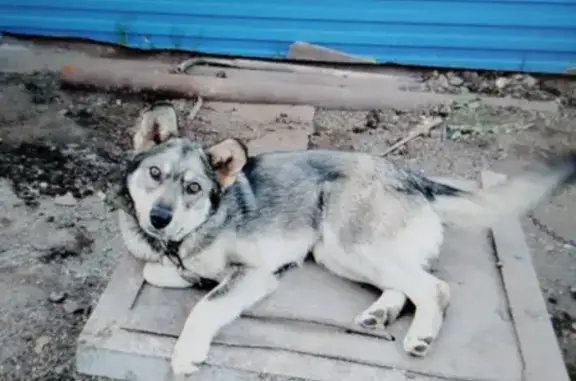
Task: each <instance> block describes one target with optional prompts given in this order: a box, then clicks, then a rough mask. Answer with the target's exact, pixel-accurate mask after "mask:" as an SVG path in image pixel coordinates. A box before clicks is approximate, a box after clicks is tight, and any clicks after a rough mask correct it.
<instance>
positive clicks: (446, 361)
mask: <svg viewBox="0 0 576 381" xmlns="http://www.w3.org/2000/svg"><path fill="white" fill-rule="evenodd" d="M445 182H450V183H452V184H455V185H457V186H461V187H465V188H470V187H473V186H474V184H473V183H470V182H464V181H457V182H454V181H451V180H445ZM519 238H521V237H519ZM496 247H497V246H496ZM463 248H465V250H463ZM497 258H498V257H497V253H495V252H494V245H492V242H491V240H490V239H489V237H488V236H487V235H486V234H484V233H478V234H473V233H466V234H463V233H458V234H449V235H448V239H447V242H446V244H445V247H444V252H443V255H442V259H441V263H440V266H439V270H438V273H439V276H440V277H442V278H443V279H445V280H447V281H448V282H449V283H450V285H451V287H452V290H453V304H452V306H451V308H450V311H449V313H448V316H447V319H446V323H445V326H444V328H443V332H442V334H441V336H440V338H439V339H438V341H437V343H436V345H435V347H434V351H432V352H431V354H430V355H429V356H428V357H426V358H424V359H414V358H410V357H408V356H406V355H404V354H403V352H402V350H401V340H397V341H396V342H387V341H384V340H382V339H380V338H377V337H372V336H369V335H366V334H365V333H362V332H351V331H350V329H348V328H349V327H350V323H351V322H352V319H353V317H354V316H355V315H356V314H357V313H359V312H360V311H362V310H363V309H364V308H365V307H366V306H368V305H369V304H370V303H371V302H372V301H373V300H375V298H376V295H375V294H374V293H372V292H370V291H368V290H366V289H364V288H362V287H360V286H359V285H356V284H353V283H351V282H348V281H345V280H343V279H339V278H337V277H335V276H333V275H331V274H329V273H327V272H325V271H324V270H322V269H321V268H320V267H318V266H316V265H314V264H307V265H306V266H305V267H304V268H303V269H302V270H300V271H295V272H291V273H288V274H287V276H286V278H285V279H284V280H283V283H282V285H281V287H280V289H279V290H278V291H277V292H276V293H275V294H273V295H272V296H271V297H269V298H268V299H266V300H265V301H263V302H262V303H260V304H258V305H257V306H255V307H254V308H252V309H251V310H250V311H248V312H247V313H246V314H244V315H243V317H242V318H240V319H239V320H237V321H236V322H234V323H232V324H231V325H229V326H228V327H226V328H225V329H224V330H223V331H222V332H221V334H220V335H218V337H217V338H216V340H215V343H214V345H213V347H212V349H211V352H210V356H209V358H208V361H207V364H206V365H205V366H204V367H203V370H202V372H201V373H199V374H197V375H195V376H193V377H191V378H190V379H192V380H196V379H207V378H204V377H208V375H211V376H210V377H211V378H210V379H222V380H224V379H227V378H226V377H228V376H224V374H229V375H231V376H230V377H232V376H233V378H230V379H254V380H256V379H261V378H262V377H266V375H274V376H280V377H301V378H304V379H307V380H317V381H329V380H330V381H332V380H334V379H347V377H349V378H352V377H353V378H358V379H362V380H372V379H373V380H383V379H386V380H395V381H396V380H397V381H405V380H420V381H425V380H426V381H429V380H435V381H436V380H440V379H441V380H454V381H460V380H462V381H463V380H467V381H515V380H517V381H520V380H522V381H533V380H534V381H535V380H537V379H539V380H541V379H542V378H533V377H532V378H530V377H531V376H529V375H527V373H526V370H527V369H530V367H536V365H534V364H532V363H533V362H534V361H536V359H534V358H533V357H531V356H527V357H525V353H528V354H529V353H533V351H535V350H542V346H541V345H540V343H536V342H534V341H530V340H527V341H526V340H522V338H520V340H519V338H518V337H517V335H519V334H521V330H518V327H517V326H516V324H515V323H516V321H515V319H516V316H518V315H517V311H522V309H525V311H530V308H532V306H531V304H530V305H527V304H528V303H529V302H531V300H532V299H526V298H525V295H521V294H519V293H521V292H522V291H521V290H522V288H521V287H523V285H524V284H526V282H531V284H536V285H537V280H536V278H535V277H534V275H533V274H530V273H529V272H528V273H526V271H528V270H529V268H522V267H519V268H518V269H517V270H516V271H518V272H520V275H522V276H521V277H517V276H516V277H514V276H512V277H507V276H506V273H505V272H502V273H501V272H500V269H499V266H500V263H499V262H498V260H497ZM515 263H516V262H511V263H509V264H507V267H509V268H512V269H514V266H515ZM526 274H528V275H526ZM517 280H520V281H521V282H522V283H517ZM503 285H505V286H506V287H503ZM512 287H514V289H515V290H516V291H515V292H514V293H507V291H508V290H510V289H512ZM532 291H533V290H532V288H531V292H532ZM535 292H537V289H536V291H535ZM200 297H201V292H200V291H196V290H160V289H156V288H153V287H151V286H149V285H147V284H145V283H144V282H143V280H142V277H141V264H139V263H137V262H136V261H135V260H133V259H132V258H131V257H129V256H128V255H126V256H125V258H124V260H123V261H122V264H121V265H120V267H119V268H118V270H117V271H116V273H115V274H114V276H113V277H112V280H111V282H110V284H109V286H108V288H107V289H106V291H105V292H104V294H103V295H102V298H101V300H100V302H99V304H98V306H97V307H96V309H95V310H94V312H93V314H92V316H91V318H90V320H89V321H88V323H87V324H86V327H85V329H84V331H83V332H82V334H81V337H80V340H79V346H78V353H77V366H78V370H79V371H80V372H83V373H87V374H96V375H105V376H108V377H114V378H118V379H130V380H143V381H147V380H150V381H152V380H154V381H156V380H161V379H166V380H168V379H170V377H171V374H170V369H169V357H170V354H171V351H172V346H173V345H174V343H175V340H176V337H177V335H178V333H179V330H180V328H181V327H182V324H183V322H184V319H185V317H186V314H187V313H188V311H189V310H190V309H191V308H192V307H193V305H194V303H195V302H196V301H197V300H198V298H200ZM531 297H534V294H531ZM331 301H332V302H331ZM539 321H540V324H541V325H535V324H533V325H531V326H530V329H533V330H536V331H538V332H540V331H542V330H546V327H548V329H550V328H549V323H547V324H545V323H543V321H542V320H539ZM409 322H410V316H406V317H403V318H401V319H400V320H399V321H398V322H397V323H395V324H394V325H393V326H392V327H390V331H391V332H392V333H393V334H394V335H395V336H396V337H398V338H400V339H401V338H402V337H403V336H404V334H405V333H406V330H407V327H408V324H409ZM534 335H536V336H537V335H538V334H537V333H536V332H535V333H532V336H534ZM548 345H552V343H551V342H550V340H549V341H548ZM552 346H553V345H552ZM548 349H550V351H548V352H547V356H548V355H550V356H552V359H551V363H552V364H553V366H556V365H554V364H556V363H560V364H561V362H560V361H561V358H560V356H559V355H558V349H557V347H556V349H555V350H554V348H552V347H550V348H548ZM530 351H532V352H530ZM527 361H529V362H530V364H529V363H528V362H527ZM560 373H561V372H560ZM560 373H556V374H560ZM212 377H216V378H212ZM219 377H220V378H219ZM222 377H224V378H222ZM555 380H558V381H565V380H567V378H566V379H563V378H561V377H559V378H555Z"/></svg>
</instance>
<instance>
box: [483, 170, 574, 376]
mask: <svg viewBox="0 0 576 381" xmlns="http://www.w3.org/2000/svg"><path fill="white" fill-rule="evenodd" d="M505 179H506V176H505V175H502V174H497V173H494V172H490V171H484V172H483V173H482V186H483V187H489V186H492V185H495V184H497V183H499V182H501V181H504V180H505ZM491 230H492V236H493V241H494V246H495V248H496V251H497V256H498V259H499V260H500V263H501V269H500V271H501V273H502V278H503V283H504V288H505V290H506V294H507V296H508V302H509V305H510V312H511V314H512V319H513V321H514V326H515V329H516V333H517V339H518V342H519V346H520V352H521V356H522V359H523V362H524V364H523V365H524V370H523V373H524V374H523V381H542V380H550V381H551V380H554V381H569V378H568V373H567V371H566V367H565V365H564V362H563V361H562V353H561V351H560V348H559V346H558V342H557V340H556V336H555V335H554V331H553V329H552V325H551V323H550V317H549V314H548V310H547V308H546V303H545V301H544V297H543V296H542V291H541V289H540V284H539V283H538V277H537V275H536V271H535V270H534V266H533V265H532V258H531V256H530V249H529V247H528V244H527V243H526V239H525V236H524V232H523V230H522V226H521V224H520V220H519V219H518V218H510V219H506V220H504V221H501V222H500V223H498V224H497V225H495V226H493V227H492V229H491Z"/></svg>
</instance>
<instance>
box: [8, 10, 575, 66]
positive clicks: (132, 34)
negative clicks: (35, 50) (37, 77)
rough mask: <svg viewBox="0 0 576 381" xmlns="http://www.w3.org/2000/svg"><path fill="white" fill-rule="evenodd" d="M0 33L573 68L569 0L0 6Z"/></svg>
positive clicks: (229, 50)
mask: <svg viewBox="0 0 576 381" xmlns="http://www.w3.org/2000/svg"><path fill="white" fill-rule="evenodd" d="M2 31H4V32H12V33H21V34H33V35H48V36H58V37H82V38H89V39H93V40H97V41H105V42H112V43H119V44H123V45H127V46H131V47H138V48H144V49H154V48H162V49H166V48H176V49H186V50H195V51H200V52H203V53H215V54H232V55H244V56H261V57H283V56H285V54H286V52H287V49H288V46H289V45H290V44H291V43H293V42H294V41H306V42H310V43H316V44H319V45H324V46H327V47H330V48H334V49H338V50H342V51H344V52H347V53H350V54H358V55H363V56H372V57H375V58H376V59H377V60H378V61H379V62H391V63H397V64H406V65H427V66H439V67H452V68H472V69H493V70H521V71H537V72H553V73H558V72H565V71H567V70H570V69H575V68H576V0H476V1H472V0H452V1H450V0H442V1H441V0H420V1H412V0H397V1H388V0H282V1H280V0H244V1H237V0H121V1H116V0H83V1H72V0H20V1H18V2H15V1H6V0H0V32H2Z"/></svg>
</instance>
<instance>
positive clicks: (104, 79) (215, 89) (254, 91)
mask: <svg viewBox="0 0 576 381" xmlns="http://www.w3.org/2000/svg"><path fill="white" fill-rule="evenodd" d="M294 75H297V74H294ZM60 77H61V81H62V83H63V84H64V85H68V86H73V87H96V88H99V89H102V90H105V91H110V92H114V91H119V92H126V91H128V92H135V93H138V92H147V93H155V95H156V96H165V97H171V98H179V97H184V98H196V96H197V95H200V96H201V97H202V98H203V99H205V100H207V101H221V102H240V103H261V104H291V105H311V106H318V107H324V108H328V109H345V110H371V109H379V108H400V109H410V108H418V107H427V106H431V105H434V104H444V103H450V102H453V101H460V102H465V101H472V100H475V99H477V96H475V95H458V96H456V95H450V94H435V93H417V92H403V91H398V90H397V89H391V90H390V89H386V88H375V87H374V86H369V85H365V86H355V87H352V86H350V87H348V86H321V85H307V84H302V83H288V82H283V83H278V82H276V83H275V82H270V81H262V80H260V81H252V80H245V79H240V78H239V79H235V80H229V79H225V78H209V77H202V76H198V77H193V76H189V75H177V74H168V73H158V72H146V71H135V70H120V69H116V68H115V67H114V66H112V67H110V66H103V65H97V64H94V65H90V66H87V67H82V68H80V67H73V66H70V65H67V66H64V67H63V70H62V71H61V76H60ZM482 101H483V102H484V103H485V104H492V105H498V106H513V107H520V108H527V109H530V110H535V111H556V110H557V107H558V106H557V105H556V103H554V102H535V101H531V102H527V101H523V100H519V99H508V98H489V97H484V98H482Z"/></svg>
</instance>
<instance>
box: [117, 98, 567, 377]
mask: <svg viewBox="0 0 576 381" xmlns="http://www.w3.org/2000/svg"><path fill="white" fill-rule="evenodd" d="M136 128H137V130H136V133H135V135H134V141H133V143H134V150H135V155H134V157H133V159H132V160H131V161H130V163H129V165H128V166H127V169H126V175H125V178H124V183H123V185H122V186H123V191H122V192H123V193H122V194H123V195H124V196H125V197H126V199H127V200H128V201H130V203H131V205H132V207H131V209H129V210H128V212H126V211H123V210H122V211H120V212H119V213H120V225H121V230H122V233H123V236H124V239H125V241H126V244H127V247H128V249H129V251H130V252H131V253H132V254H133V255H134V256H136V257H138V258H140V259H142V260H144V261H146V264H145V267H144V274H143V275H144V278H145V279H146V281H147V282H149V283H150V284H152V285H155V286H158V287H178V288H185V287H193V286H195V285H197V284H198V283H199V282H201V281H202V280H203V279H211V280H213V281H215V282H218V285H217V286H216V287H215V288H214V289H213V290H212V291H210V292H208V293H207V294H206V296H205V297H204V298H203V299H202V300H201V301H200V302H199V303H198V304H197V305H196V306H195V307H194V308H193V310H192V311H191V313H190V315H189V316H188V318H187V320H186V323H185V326H184V328H183V330H182V333H181V335H180V337H179V339H178V341H177V343H176V346H175V349H174V353H173V356H172V362H171V364H172V369H173V372H174V373H175V374H188V373H193V372H195V371H196V370H197V369H198V365H199V364H201V363H202V362H203V361H204V360H205V359H206V356H207V354H208V351H209V348H210V344H211V342H212V339H213V338H214V336H215V335H216V334H217V332H218V331H219V330H220V329H221V328H222V327H223V326H225V325H227V324H229V323H231V322H232V321H233V320H235V319H236V318H238V317H239V316H240V314H241V313H242V312H243V311H245V310H246V309H248V308H250V307H251V306H253V305H254V304H255V303H257V302H258V301H260V300H262V299H263V298H265V297H266V296H268V295H270V294H271V293H272V292H273V291H274V290H275V289H276V287H277V286H278V282H279V279H280V274H281V273H282V272H283V271H285V270H287V269H289V268H291V267H298V266H299V265H301V264H302V262H303V261H304V260H305V257H306V256H307V254H308V253H310V252H311V253H312V255H313V258H314V259H315V260H316V262H318V263H319V264H321V265H323V266H325V267H326V268H327V269H328V270H330V271H331V272H333V273H334V274H336V275H338V276H341V277H344V278H347V279H349V280H352V281H357V282H363V283H368V284H371V285H373V286H375V287H377V288H378V289H380V290H382V294H381V296H380V297H379V299H378V300H377V301H376V302H374V304H372V305H371V306H369V307H368V308H367V309H366V310H365V311H363V312H361V313H360V314H359V315H358V317H357V319H356V323H357V324H359V325H361V326H363V327H365V328H377V329H384V328H385V326H386V325H387V324H390V323H391V322H393V321H394V320H395V319H396V318H397V317H398V315H399V313H400V311H401V310H402V308H403V307H404V305H405V304H406V302H407V301H408V300H410V301H412V302H413V303H414V305H415V306H416V311H415V315H414V319H413V321H412V323H411V326H410V328H409V331H408V333H407V335H406V337H405V338H404V342H403V346H404V350H405V351H406V352H407V353H408V354H410V355H413V356H425V355H426V354H427V352H428V350H429V348H430V346H431V344H432V342H433V341H434V340H435V339H436V337H437V336H438V333H439V331H440V329H441V326H442V322H443V319H444V312H445V309H446V308H447V306H448V304H449V302H450V290H449V286H448V284H447V283H446V282H444V281H442V280H441V279H438V278H437V277H436V276H434V275H432V274H431V273H430V272H429V270H430V268H429V266H430V263H431V262H432V261H433V260H435V259H436V258H437V257H438V255H439V251H440V246H441V245H442V242H443V239H444V226H445V225H449V226H455V227H459V228H465V229H482V228H486V227H489V226H490V225H491V224H493V223H494V222H496V221H497V220H498V219H499V218H501V217H503V216H510V215H519V214H521V213H524V212H526V211H527V210H529V209H530V208H531V207H533V206H535V205H536V203H538V202H539V201H540V200H542V199H543V198H546V197H548V196H550V195H551V194H552V192H553V191H555V190H557V189H559V188H560V187H562V186H564V185H566V184H568V183H569V182H572V181H574V180H575V179H576V154H574V153H573V154H568V155H564V156H562V157H558V158H556V159H552V160H548V161H543V162H542V163H540V165H538V166H537V167H534V168H532V169H527V170H525V171H524V172H522V173H520V174H518V175H517V176H514V177H511V178H510V179H508V180H507V181H506V182H503V183H502V184H499V185H497V186H494V187H492V188H489V189H484V190H479V191H477V192H465V191H462V190H459V189H455V188H453V187H450V186H447V185H442V184H439V183H436V182H434V181H431V180H429V179H427V178H425V177H423V176H421V175H419V174H416V173H413V172H410V171H408V170H404V169H401V168H398V167H397V166H396V165H394V164H392V163H391V162H389V161H387V160H386V159H383V158H381V157H377V156H372V155H369V154H363V153H351V152H338V151H323V150H309V151H299V152H275V153H266V154H261V155H257V156H253V157H250V156H249V155H248V152H247V149H246V148H245V146H244V145H243V144H242V143H241V142H239V141H237V140H235V139H228V140H225V141H223V142H221V143H218V144H216V145H214V146H212V147H209V148H203V147H202V146H201V145H200V144H199V143H197V142H195V141H192V140H190V139H187V138H182V137H180V136H179V133H178V120H177V116H176V112H175V111H174V108H173V107H172V106H171V105H170V104H167V103H163V104H156V105H154V106H152V107H150V108H148V109H147V110H145V111H144V112H143V114H142V115H141V118H140V121H139V124H138V125H137V127H136Z"/></svg>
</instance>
